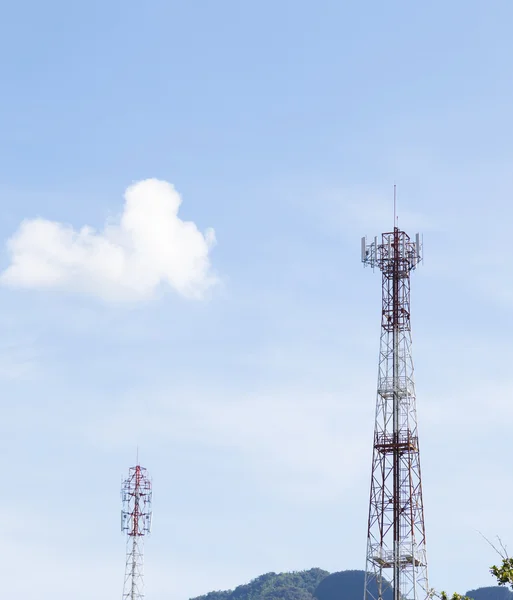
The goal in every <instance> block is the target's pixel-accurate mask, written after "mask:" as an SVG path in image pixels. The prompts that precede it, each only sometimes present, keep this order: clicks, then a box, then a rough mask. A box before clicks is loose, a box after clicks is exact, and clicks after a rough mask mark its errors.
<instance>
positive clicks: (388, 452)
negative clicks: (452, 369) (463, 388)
mask: <svg viewBox="0 0 513 600" xmlns="http://www.w3.org/2000/svg"><path fill="white" fill-rule="evenodd" d="M421 254H422V247H421V241H420V237H419V234H417V235H416V238H415V241H413V240H411V239H410V237H409V236H408V235H407V234H406V233H405V232H404V231H401V230H400V229H399V228H398V227H394V230H393V231H391V232H389V233H383V234H382V235H381V239H378V238H374V241H373V242H372V243H370V244H368V243H367V240H366V238H362V261H363V263H364V265H366V266H371V267H377V268H378V269H380V271H381V273H382V293H383V306H382V313H381V346H380V354H379V372H378V393H377V401H376V422H375V429H374V452H373V459H372V478H371V491H370V507H369V521H368V537H367V563H366V569H365V571H366V576H365V593H364V600H383V599H385V600H392V599H393V600H426V599H428V598H429V597H430V596H431V591H430V589H429V586H428V575H427V557H426V535H425V529H424V508H423V503H422V481H421V474H420V459H419V438H418V431H417V412H416V403H415V385H414V380H413V360H412V355H411V327H410V272H411V271H412V270H414V269H415V267H416V266H417V265H418V263H419V262H420V260H421Z"/></svg>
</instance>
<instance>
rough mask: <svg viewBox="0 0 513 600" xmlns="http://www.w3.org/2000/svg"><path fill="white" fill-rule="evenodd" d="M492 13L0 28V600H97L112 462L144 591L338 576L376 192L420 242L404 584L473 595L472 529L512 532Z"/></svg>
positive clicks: (114, 509)
mask: <svg viewBox="0 0 513 600" xmlns="http://www.w3.org/2000/svg"><path fill="white" fill-rule="evenodd" d="M512 22H513V5H512V4H511V3H510V2H506V1H502V2H501V1H494V2H489V3H483V2H477V1H472V0H467V1H465V2H463V1H459V0H454V1H452V2H450V3H449V2H439V1H433V2H431V3H429V4H427V3H413V2H397V1H396V2H394V1H392V2H387V3H382V2H377V1H375V0H374V1H373V0H371V1H369V2H367V3H359V4H358V3H348V2H345V3H344V2H340V1H337V2H335V1H328V0H326V1H325V2H321V3H316V4H314V3H313V2H304V1H301V0H298V1H296V2H294V3H293V2H286V1H275V2H270V1H267V0H261V1H260V2H258V3H256V2H241V1H239V2H235V1H234V0H233V1H223V0H220V1H218V2H216V3H214V2H187V3H186V2H181V3H178V2H169V1H168V2H163V1H159V2H157V1H153V0H149V1H147V2H144V3H143V2H138V3H135V2H132V1H130V0H127V1H125V2H113V1H111V0H103V1H102V2H97V1H94V0H91V1H90V2H87V3H75V4H70V3H64V2H61V1H53V0H48V1H47V2H45V3H36V2H34V1H33V0H32V1H30V0H29V1H26V2H19V3H17V4H14V3H11V4H8V5H6V6H4V7H3V15H2V23H3V32H2V36H0V56H1V57H2V58H1V59H0V65H1V72H2V80H3V93H2V94H1V96H0V125H1V131H2V136H1V137H0V161H1V163H0V164H1V165H2V168H1V171H0V173H1V179H0V193H1V197H2V207H3V218H2V219H1V221H0V236H1V238H2V254H1V261H2V262H1V269H2V276H1V282H2V283H3V284H4V285H3V286H2V287H1V288H0V308H1V310H0V324H1V326H2V328H1V331H2V336H1V342H0V378H1V385H2V401H1V419H0V448H1V450H2V452H1V454H0V456H1V466H2V472H3V481H4V488H3V489H4V492H3V493H2V494H1V497H0V515H1V516H0V522H1V528H2V532H3V533H2V539H3V542H4V543H3V544H2V548H1V549H0V560H1V563H2V565H3V568H4V572H5V575H4V581H3V589H4V592H5V593H6V594H7V595H11V596H13V597H22V598H24V599H25V600H31V599H35V598H37V599H38V600H47V599H50V598H51V599H52V600H64V599H65V598H66V599H67V598H70V597H73V598H75V599H76V600H82V599H85V598H90V597H91V589H92V590H93V596H94V597H95V598H97V599H98V600H102V599H103V598H105V599H107V598H112V597H116V595H118V596H121V591H122V581H123V570H124V551H125V547H124V540H123V538H122V536H121V534H120V533H119V510H120V504H119V491H118V488H119V484H120V481H121V478H122V476H123V475H125V474H126V472H127V469H128V467H129V466H131V465H132V464H133V462H134V460H135V455H136V447H137V445H139V447H140V457H141V461H142V462H143V464H144V465H145V466H146V467H147V468H148V469H149V471H150V472H151V474H152V475H153V479H154V489H155V497H154V513H155V514H154V531H153V534H152V537H151V539H149V540H148V543H147V551H146V590H147V597H148V598H152V599H154V600H164V599H165V598H176V599H177V600H180V599H183V600H186V599H187V598H189V597H191V596H194V595H197V594H200V593H204V592H207V591H209V590H212V589H221V588H228V587H232V586H235V585H237V584H239V583H243V582H245V581H247V580H249V579H251V578H252V577H254V576H257V575H258V574H260V573H263V572H266V571H283V570H292V569H295V570H299V569H303V568H310V567H312V566H319V567H322V568H325V569H328V570H331V571H334V570H342V569H350V568H363V567H364V560H365V538H366V516H367V503H368V493H369V491H368V486H369V479H370V460H371V452H372V448H371V444H372V428H373V413H374V403H375V388H376V373H377V356H378V344H379V325H380V278H379V275H378V274H377V273H375V274H374V275H373V274H372V272H371V271H369V270H364V269H362V267H361V264H360V262H359V261H360V254H359V253H360V245H359V244H360V241H359V240H360V236H362V235H365V234H367V235H369V236H374V235H376V234H378V233H380V232H381V231H384V230H386V229H388V228H389V227H390V226H391V221H392V204H391V199H392V189H393V184H394V182H396V183H397V184H398V198H399V216H400V224H401V225H403V226H404V227H405V228H406V229H407V230H408V231H409V232H411V233H412V234H413V233H415V232H416V231H417V230H420V231H422V232H423V234H424V241H425V264H424V266H423V267H422V268H421V269H419V271H418V272H417V273H415V274H414V280H413V285H412V288H413V293H412V308H413V336H414V346H413V352H414V361H415V365H416V380H417V398H418V412H419V420H420V434H421V448H422V466H423V476H424V494H425V509H426V527H427V541H428V553H429V560H430V579H431V584H432V585H433V586H434V587H436V588H437V589H446V590H448V591H453V590H459V591H462V592H463V591H465V590H467V589H470V588H473V587H476V586H481V585H491V584H492V579H491V577H490V576H489V574H488V566H489V565H490V564H491V563H492V562H493V561H494V560H495V559H496V557H495V556H494V553H493V551H492V550H491V549H490V548H489V546H488V545H487V544H486V542H485V541H484V540H483V539H482V538H481V537H480V535H479V533H477V531H478V530H479V531H481V532H483V534H485V535H486V536H488V537H493V536H494V535H496V534H499V535H501V537H502V538H503V540H504V541H505V542H506V544H507V543H508V542H509V543H510V544H512V543H513V525H512V524H511V519H510V504H511V502H510V498H511V494H512V492H513V483H512V481H511V478H510V476H509V475H510V471H511V468H510V460H509V457H510V456H511V449H512V446H511V419H512V417H513V408H512V407H513V403H512V402H511V397H512V395H513V375H512V371H511V364H512V358H513V357H512V349H511V337H512V333H513V322H512V318H511V309H512V306H513V284H512V282H511V277H510V274H511V264H510V263H511V260H510V256H511V248H512V243H511V239H512V235H511V230H512V221H513V209H512V208H511V206H512V203H511V192H512V188H513V176H512V169H511V166H512V163H513V148H512V146H511V140H512V139H513V135H512V134H513V117H512V113H511V105H512V100H513V80H512V79H511V75H510V73H511V56H512V53H513V42H512V41H511V35H510V30H511V23H512ZM150 178H156V179H158V180H160V181H165V182H169V183H171V184H173V185H174V187H175V189H176V191H177V192H174V191H173V190H172V189H171V188H166V187H165V186H164V188H162V189H161V188H159V190H158V191H157V192H155V189H154V188H151V182H150V183H148V182H146V183H140V182H144V181H145V180H148V179H150ZM136 182H139V184H138V185H136V186H135V189H136V191H137V190H138V196H137V197H138V198H139V201H138V204H137V202H136V204H137V207H136V208H138V210H135V209H134V210H133V211H132V212H130V211H128V213H127V211H126V210H125V209H124V194H125V191H126V190H127V188H129V187H130V186H133V185H134V184H135V183H136ZM141 186H142V187H141ZM148 186H150V187H148ZM131 189H132V191H133V190H134V187H132V188H131ZM154 192H155V193H154ZM176 193H178V194H180V197H181V199H182V204H181V206H180V207H179V210H178V212H177V209H178V207H177V203H178V202H179V200H178V196H177V195H176ZM155 198H160V200H159V201H157V200H155ZM154 200H155V202H156V204H155V205H154V210H153V209H152V211H147V210H146V204H145V202H149V203H150V202H153V201H154ZM152 206H153V205H152ZM173 207H174V208H173ZM159 211H160V212H159ZM162 211H164V212H162ZM166 211H167V212H166ZM127 214H129V215H131V217H130V218H128V217H127ZM163 214H165V215H167V217H168V220H166V219H165V218H163V217H162V215H163ZM148 215H150V216H152V217H153V221H152V220H151V219H150V218H149V217H148ZM123 218H125V221H123ZM38 219H39V220H38ZM128 221H130V223H131V225H130V227H132V226H133V227H132V229H130V227H129V228H128V229H127V228H126V227H124V225H123V223H126V222H128ZM184 221H188V222H191V223H192V224H193V225H190V226H183V222H184ZM23 222H25V225H24V226H22V223H23ZM166 223H168V224H172V227H174V229H170V230H167V229H166V228H165V227H164V225H163V224H166ZM106 224H107V229H105V226H106ZM41 225H43V228H42V229H41V227H40V226H41ZM84 226H89V227H90V228H92V229H90V230H87V231H86V232H83V233H82V237H80V238H77V237H73V233H72V229H71V228H73V229H74V230H75V231H80V230H81V229H82V228H83V227H84ZM169 226H170V227H171V225H169ZM20 227H21V229H20ZM24 227H25V229H24ZM27 227H28V229H27ZM34 227H36V229H34ZM184 227H185V228H184ZM134 228H135V229H134ZM209 228H212V229H213V230H214V231H215V240H216V242H215V243H214V240H213V234H212V233H209ZM135 230H136V231H138V232H139V233H140V239H141V240H143V242H141V245H139V246H137V248H135V249H134V247H132V246H131V245H130V244H131V242H127V240H128V239H132V238H130V235H131V234H130V232H133V231H135ZM171 230H172V231H174V232H181V233H180V235H181V237H180V236H179V240H181V244H182V245H179V244H178V243H177V242H176V239H178V238H176V239H175V237H174V236H172V235H169V231H171ZM24 232H25V233H24ZM127 232H128V233H127ZM157 232H159V233H157ZM182 234H183V235H182ZM127 236H128V237H127ZM77 239H78V242H77ZM9 240H10V241H9ZM13 240H15V241H17V245H16V244H15V253H14V254H12V251H13V243H14V242H13ZM160 249H162V252H160ZM136 250H137V252H136ZM104 252H107V253H108V259H106V258H105V257H106V256H107V255H106V254H104ZM112 253H114V254H112ZM114 255H115V256H114ZM49 256H50V257H51V260H52V261H53V263H52V264H53V267H54V268H55V269H57V272H53V271H52V273H53V275H52V277H53V279H52V278H51V277H50V279H48V278H47V279H46V280H45V281H42V279H41V272H42V271H41V268H42V265H43V266H44V265H45V264H46V263H45V261H47V260H49V259H48V257H49ZM167 256H171V257H175V258H176V257H177V256H178V258H179V260H178V263H177V264H174V266H173V267H170V266H169V264H168V263H169V261H167V259H166V257H167ZM70 257H73V258H72V259H71V258H70ZM92 257H93V258H94V260H93V258H92ZM113 257H114V258H113ZM163 258H164V259H163ZM182 258H184V261H185V262H184V263H183V264H182V263H181V262H180V261H181V259H182ZM13 259H19V261H21V263H20V262H18V263H16V262H14V263H13V262H12V261H13ZM111 259H112V260H111ZM118 259H119V260H118ZM186 259H187V260H186ZM173 260H174V259H173ZM95 261H96V262H95ZM187 261H189V262H187ZM20 264H21V265H22V267H23V269H21V267H20ZM184 264H185V267H184ZM16 265H18V266H17V267H16ZM120 265H121V266H120ZM187 265H188V266H187ZM191 265H192V266H191ZM15 267H16V268H15ZM13 269H14V271H13ZM20 269H21V270H20ZM8 273H10V275H8ZM13 273H14V275H13ZM55 273H57V275H55ZM57 280H58V282H59V284H58V285H54V284H52V283H48V282H49V281H53V282H54V283H55V281H57ZM141 282H143V283H141ZM177 282H178V283H177ZM27 574H30V577H27Z"/></svg>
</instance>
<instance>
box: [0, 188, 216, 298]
mask: <svg viewBox="0 0 513 600" xmlns="http://www.w3.org/2000/svg"><path fill="white" fill-rule="evenodd" d="M181 203H182V199H181V197H180V195H179V194H178V192H177V191H176V190H175V188H174V187H173V185H171V184H170V183H167V182H166V181H159V180H157V179H146V180H144V181H139V182H137V183H135V184H133V185H131V186H130V187H129V188H128V189H127V190H126V192H125V206H124V209H123V213H122V215H121V217H120V219H119V222H118V223H116V224H114V225H110V224H106V226H105V227H104V229H103V231H101V232H97V231H95V230H94V229H92V228H91V227H88V226H84V227H82V228H81V229H80V230H79V231H77V230H75V229H74V228H73V227H71V226H70V225H66V224H63V223H58V222H54V221H48V220H45V219H31V220H26V221H23V222H22V223H21V225H20V227H19V229H18V231H16V233H15V234H14V235H13V236H12V237H11V238H10V239H9V240H8V242H7V248H8V251H9V254H10V256H11V264H10V266H9V267H8V268H7V269H6V270H5V271H4V272H3V273H2V275H1V276H0V282H1V283H2V284H4V285H7V286H10V287H18V288H32V289H59V290H71V291H75V292H82V293H87V294H91V295H94V296H97V297H99V298H101V299H103V300H105V301H113V302H123V301H129V302H134V301H140V300H145V299H148V298H150V297H151V296H153V295H154V293H155V292H156V290H157V288H159V286H161V285H167V286H169V287H171V288H172V289H173V290H175V291H176V292H177V293H179V294H181V295H182V296H185V297H188V298H200V297H202V296H203V295H204V293H205V292H206V291H207V290H208V289H209V288H210V287H211V286H212V285H213V284H215V283H216V278H215V276H214V275H213V274H212V272H211V266H210V259H209V251H210V249H211V248H212V246H213V244H214V243H215V234H214V230H213V229H208V230H207V231H206V232H205V233H204V234H202V233H201V232H200V231H199V230H198V228H197V227H196V225H195V224H194V223H193V222H191V221H182V220H181V219H180V218H179V217H178V210H179V208H180V204H181Z"/></svg>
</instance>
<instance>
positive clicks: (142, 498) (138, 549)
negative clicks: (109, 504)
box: [121, 465, 152, 600]
mask: <svg viewBox="0 0 513 600" xmlns="http://www.w3.org/2000/svg"><path fill="white" fill-rule="evenodd" d="M151 488H152V485H151V480H150V478H149V477H148V474H147V471H146V469H145V468H144V467H141V466H139V465H137V466H136V467H131V468H130V471H129V475H128V478H127V479H125V481H123V483H122V485H121V500H122V509H121V531H122V532H123V533H126V535H127V544H126V568H125V584H124V586H123V600H142V599H143V598H144V580H143V565H144V562H143V557H144V537H145V536H146V535H148V534H149V533H150V531H151V515H152V512H151V496H152V489H151Z"/></svg>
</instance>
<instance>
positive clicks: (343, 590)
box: [191, 569, 513, 600]
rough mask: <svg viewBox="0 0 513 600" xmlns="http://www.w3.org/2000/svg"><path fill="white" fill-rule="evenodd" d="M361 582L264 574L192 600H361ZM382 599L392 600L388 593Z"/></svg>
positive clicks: (496, 594)
mask: <svg viewBox="0 0 513 600" xmlns="http://www.w3.org/2000/svg"><path fill="white" fill-rule="evenodd" d="M364 579H365V573H364V571H340V572H338V573H328V571H323V570H322V569H310V570H309V571H294V572H292V573H266V574H265V575H260V577H257V578H256V579H253V580H252V581H250V582H249V583H247V584H245V585H239V586H238V587H236V588H235V589H234V590H227V591H224V592H221V591H218V592H209V593H208V594H205V595H204V596H198V597H197V598H193V599H191V600H362V596H363V584H364ZM466 595H467V596H469V597H470V598H473V599H474V600H513V592H511V591H509V590H508V589H507V588H504V587H486V588H478V589H477V590H470V591H468V592H467V593H466ZM385 600H392V594H391V592H390V591H389V593H388V596H387V597H386V598H385Z"/></svg>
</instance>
